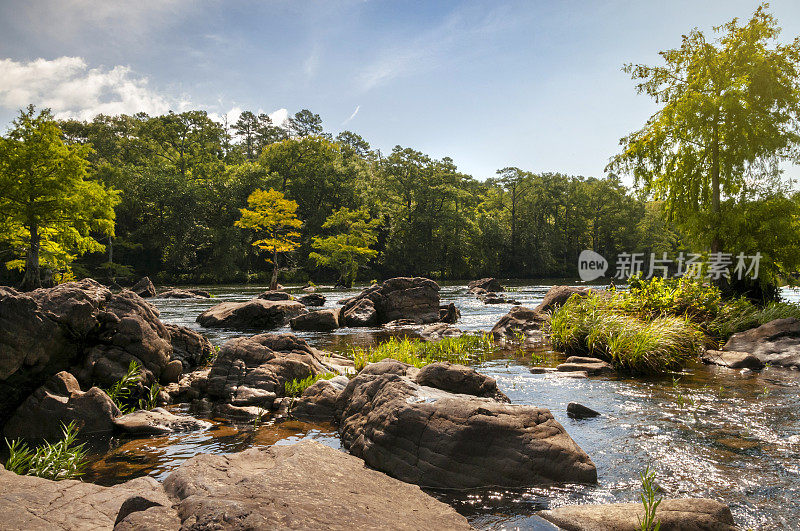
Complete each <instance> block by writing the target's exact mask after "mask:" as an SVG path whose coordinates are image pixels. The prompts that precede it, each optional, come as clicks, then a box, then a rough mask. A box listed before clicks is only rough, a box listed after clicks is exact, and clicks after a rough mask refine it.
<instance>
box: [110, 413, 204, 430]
mask: <svg viewBox="0 0 800 531" xmlns="http://www.w3.org/2000/svg"><path fill="white" fill-rule="evenodd" d="M114 425H115V426H116V428H117V429H118V430H121V431H124V432H125V433H129V434H132V435H161V434H164V433H172V432H180V431H195V430H204V429H208V428H210V427H211V423H210V422H206V421H204V420H198V419H196V418H194V417H190V416H188V415H173V414H172V413H170V412H169V411H167V410H166V409H164V408H160V407H157V408H155V409H152V410H150V411H146V410H143V409H140V410H138V411H134V412H133V413H128V414H127V415H123V416H121V417H119V418H116V419H114Z"/></svg>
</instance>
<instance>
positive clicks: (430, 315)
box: [342, 277, 439, 326]
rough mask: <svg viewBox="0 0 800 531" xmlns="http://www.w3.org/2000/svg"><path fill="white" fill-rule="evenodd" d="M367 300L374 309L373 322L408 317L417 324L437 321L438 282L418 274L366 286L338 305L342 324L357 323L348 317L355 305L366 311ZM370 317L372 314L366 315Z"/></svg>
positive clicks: (379, 323)
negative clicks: (343, 320)
mask: <svg viewBox="0 0 800 531" xmlns="http://www.w3.org/2000/svg"><path fill="white" fill-rule="evenodd" d="M365 300H368V301H370V303H371V306H372V308H373V309H374V312H375V317H374V318H375V319H376V324H378V325H381V324H384V323H388V322H390V321H394V320H397V319H410V320H413V321H414V322H416V323H417V324H425V323H433V322H436V321H438V320H439V285H438V284H436V282H434V281H433V280H430V279H427V278H422V277H413V278H411V277H397V278H390V279H389V280H386V281H385V282H383V283H382V284H375V285H373V286H370V287H368V288H366V289H365V290H364V291H362V292H361V293H360V294H358V295H356V296H355V297H351V298H350V299H349V300H348V301H347V302H346V303H345V304H344V306H343V307H342V315H344V319H345V324H346V326H359V325H356V324H350V323H355V322H356V320H355V319H352V318H350V317H349V316H350V315H351V313H352V312H351V311H350V310H352V309H353V308H355V307H356V306H358V305H359V304H360V303H361V306H359V308H360V311H361V312H362V313H364V314H370V313H371V310H370V309H369V304H367V303H362V301H365ZM369 318H370V319H372V317H371V316H370V317H369Z"/></svg>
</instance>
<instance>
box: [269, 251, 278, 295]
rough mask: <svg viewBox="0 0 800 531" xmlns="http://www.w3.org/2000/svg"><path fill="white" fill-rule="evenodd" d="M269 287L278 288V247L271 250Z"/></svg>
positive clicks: (271, 288)
mask: <svg viewBox="0 0 800 531" xmlns="http://www.w3.org/2000/svg"><path fill="white" fill-rule="evenodd" d="M269 289H270V290H275V289H278V249H277V248H276V249H273V250H272V280H270V281H269Z"/></svg>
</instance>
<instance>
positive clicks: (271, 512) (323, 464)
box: [127, 441, 470, 531]
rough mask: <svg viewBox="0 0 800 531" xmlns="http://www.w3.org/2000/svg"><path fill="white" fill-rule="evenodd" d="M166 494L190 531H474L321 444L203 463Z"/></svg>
mask: <svg viewBox="0 0 800 531" xmlns="http://www.w3.org/2000/svg"><path fill="white" fill-rule="evenodd" d="M164 488H165V490H166V492H167V493H168V494H169V495H170V496H171V497H173V498H174V500H175V501H176V504H175V514H177V515H178V516H179V518H180V519H181V523H182V529H336V530H347V531H349V530H351V529H465V530H466V529H470V527H469V525H468V524H467V521H466V519H465V518H464V517H463V516H461V515H459V514H458V513H456V512H455V510H453V509H452V508H451V507H449V506H447V505H445V504H444V503H441V502H439V501H437V500H435V499H433V498H432V497H430V496H428V495H427V494H425V493H424V492H422V491H421V490H420V489H419V487H416V486H414V485H409V484H407V483H403V482H401V481H398V480H396V479H392V478H390V477H388V476H386V475H384V474H381V473H380V472H376V471H374V470H370V469H369V468H367V467H366V466H364V463H363V462H362V461H361V460H359V459H356V458H355V457H352V456H349V455H347V454H345V453H343V452H340V451H337V450H334V449H332V448H329V447H327V446H323V445H322V444H320V443H318V442H313V441H306V442H301V443H298V444H295V445H292V446H273V447H270V448H253V449H250V450H247V451H244V452H241V453H238V454H229V455H199V456H196V457H193V458H191V459H189V460H188V461H186V462H185V463H184V464H182V465H181V466H180V467H179V468H178V470H176V471H175V472H173V473H172V474H171V475H170V476H169V477H168V478H167V479H166V480H165V481H164ZM163 514H164V515H165V516H166V515H167V514H169V513H166V512H165V513H163ZM136 516H137V513H132V514H130V515H128V517H127V519H128V520H129V521H130V520H132V521H134V522H135V521H136ZM150 525H151V526H152V520H151V524H150Z"/></svg>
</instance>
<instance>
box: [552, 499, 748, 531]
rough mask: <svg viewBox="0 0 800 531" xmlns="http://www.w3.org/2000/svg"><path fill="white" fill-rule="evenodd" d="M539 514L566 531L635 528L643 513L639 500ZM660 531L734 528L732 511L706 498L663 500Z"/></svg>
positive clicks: (629, 530) (658, 514)
mask: <svg viewBox="0 0 800 531" xmlns="http://www.w3.org/2000/svg"><path fill="white" fill-rule="evenodd" d="M537 515H538V516H540V517H542V518H544V519H545V520H547V521H549V522H552V523H553V524H555V525H557V526H559V527H560V528H562V529H565V530H568V531H635V530H637V529H640V528H641V526H639V518H641V517H642V516H643V515H644V509H643V507H642V504H641V503H609V504H604V505H569V506H566V507H559V508H558V509H552V510H549V511H540V512H538V513H537ZM656 520H660V521H661V529H662V530H663V531H670V530H694V529H697V530H701V529H703V530H708V531H734V530H735V529H737V528H736V525H735V524H734V521H733V516H732V515H731V510H730V509H729V508H728V506H727V505H725V504H724V503H720V502H718V501H716V500H709V499H706V498H685V499H665V500H663V501H662V502H661V504H660V505H659V506H658V508H657V509H656Z"/></svg>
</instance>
